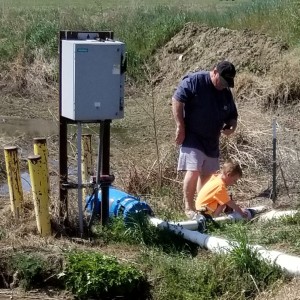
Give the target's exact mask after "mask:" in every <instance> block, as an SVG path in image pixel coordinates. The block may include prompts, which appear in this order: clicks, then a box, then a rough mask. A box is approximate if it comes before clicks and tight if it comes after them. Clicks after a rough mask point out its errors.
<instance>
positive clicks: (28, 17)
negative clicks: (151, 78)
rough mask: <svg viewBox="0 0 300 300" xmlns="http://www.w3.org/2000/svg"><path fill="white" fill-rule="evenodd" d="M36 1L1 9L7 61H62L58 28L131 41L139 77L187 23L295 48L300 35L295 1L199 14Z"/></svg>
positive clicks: (132, 65) (132, 69)
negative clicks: (253, 34) (259, 35)
mask: <svg viewBox="0 0 300 300" xmlns="http://www.w3.org/2000/svg"><path fill="white" fill-rule="evenodd" d="M218 2H219V3H220V2H223V1H218ZM225 2H226V1H225ZM22 3H23V2H22ZM36 3H37V4H36V6H34V8H32V6H31V7H28V9H27V8H24V9H22V10H20V9H13V8H11V7H6V6H5V4H4V5H2V8H1V7H0V9H2V20H1V24H0V29H1V30H0V32H1V33H0V39H1V44H0V61H1V62H2V63H4V62H7V61H9V60H12V59H16V58H18V59H19V60H20V59H23V60H25V61H24V63H25V64H28V63H30V62H31V61H32V60H33V59H34V57H35V56H36V55H37V50H38V51H39V52H42V53H43V54H44V56H45V57H46V58H48V59H49V58H50V57H57V48H58V31H59V30H82V31H84V30H87V31H93V30H95V31H101V30H112V31H114V33H115V38H116V39H119V40H122V41H124V42H125V43H126V46H127V50H128V54H129V68H128V74H129V75H130V76H132V77H134V78H136V79H138V78H140V77H141V76H142V75H141V74H142V72H141V70H142V67H143V65H144V63H145V62H147V61H148V60H149V59H150V57H151V54H153V53H154V52H155V51H156V50H157V49H158V48H159V47H161V46H162V45H164V44H165V43H166V42H167V41H168V40H169V39H170V38H171V37H172V36H173V35H174V34H175V33H176V32H178V31H179V30H180V29H181V28H182V27H183V25H184V24H185V23H186V22H199V23H202V24H206V25H209V26H224V27H228V28H232V29H246V28H252V29H255V30H258V31H263V32H266V33H269V34H271V35H273V36H276V37H278V38H281V39H283V40H285V41H286V42H288V43H290V44H297V43H298V41H299V37H300V25H299V22H298V19H299V14H300V10H299V9H298V4H297V2H296V1H291V0H286V1H279V0H267V1H259V0H255V1H242V2H236V3H235V2H234V3H233V4H231V5H230V6H228V7H226V8H223V9H221V10H218V9H210V10H200V7H199V9H193V10H189V9H182V8H178V6H176V5H174V6H163V5H160V6H152V5H151V6H150V5H149V6H146V5H145V6H138V5H135V6H134V7H132V8H131V9H130V10H118V9H114V10H113V11H109V10H108V11H105V10H103V8H102V7H101V5H100V6H98V5H96V3H95V4H94V5H92V4H91V5H90V6H86V7H85V8H84V9H80V10H79V9H76V8H74V7H73V8H72V7H71V8H70V7H65V8H48V9H47V10H46V9H43V8H41V7H40V5H39V4H40V3H41V2H38V1H37V2H36ZM38 3H39V4H38ZM76 3H77V2H74V5H75V4H76ZM161 4H163V3H161ZM111 5H112V7H113V4H111ZM20 56H21V57H20ZM55 78H56V77H55Z"/></svg>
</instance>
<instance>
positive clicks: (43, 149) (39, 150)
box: [33, 138, 50, 193]
mask: <svg viewBox="0 0 300 300" xmlns="http://www.w3.org/2000/svg"><path fill="white" fill-rule="evenodd" d="M33 151H34V154H35V155H40V157H41V160H42V164H43V165H44V166H45V174H46V180H47V185H48V193H50V181H49V169H48V148H47V140H46V138H34V139H33Z"/></svg>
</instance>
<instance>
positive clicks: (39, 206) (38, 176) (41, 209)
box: [28, 155, 51, 236]
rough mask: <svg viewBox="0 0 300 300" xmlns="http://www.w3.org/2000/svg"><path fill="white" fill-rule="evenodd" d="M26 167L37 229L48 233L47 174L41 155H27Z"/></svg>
mask: <svg viewBox="0 0 300 300" xmlns="http://www.w3.org/2000/svg"><path fill="white" fill-rule="evenodd" d="M28 167H29V174H30V180H31V183H32V187H31V189H32V194H33V201H34V210H35V216H36V223H37V227H38V231H39V233H40V234H41V235H42V236H46V235H50V234H51V223H50V215H49V194H48V182H47V180H46V178H47V176H48V174H46V168H45V165H44V164H43V163H42V160H41V156H40V155H31V156H29V157H28Z"/></svg>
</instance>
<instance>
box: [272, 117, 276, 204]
mask: <svg viewBox="0 0 300 300" xmlns="http://www.w3.org/2000/svg"><path fill="white" fill-rule="evenodd" d="M272 166H273V184H272V201H273V203H275V201H276V197H277V195H276V119H274V120H273V160H272Z"/></svg>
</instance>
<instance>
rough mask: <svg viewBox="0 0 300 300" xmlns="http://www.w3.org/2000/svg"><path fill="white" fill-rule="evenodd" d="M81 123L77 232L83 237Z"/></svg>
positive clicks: (78, 135) (78, 156)
mask: <svg viewBox="0 0 300 300" xmlns="http://www.w3.org/2000/svg"><path fill="white" fill-rule="evenodd" d="M81 136H82V128H81V123H80V122H78V124H77V149H78V151H77V180H78V187H77V191H78V214H79V230H80V234H81V235H83V211H82V174H81Z"/></svg>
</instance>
